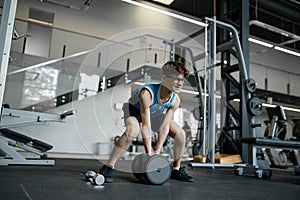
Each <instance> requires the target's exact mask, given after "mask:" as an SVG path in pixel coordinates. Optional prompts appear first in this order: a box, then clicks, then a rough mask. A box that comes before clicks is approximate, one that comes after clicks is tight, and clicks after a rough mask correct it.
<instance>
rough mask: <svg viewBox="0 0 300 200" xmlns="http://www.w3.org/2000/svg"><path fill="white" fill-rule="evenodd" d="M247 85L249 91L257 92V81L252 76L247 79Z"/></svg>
mask: <svg viewBox="0 0 300 200" xmlns="http://www.w3.org/2000/svg"><path fill="white" fill-rule="evenodd" d="M245 86H246V89H247V90H248V91H249V92H255V90H256V82H255V80H254V79H252V78H249V79H247V80H246V81H245Z"/></svg>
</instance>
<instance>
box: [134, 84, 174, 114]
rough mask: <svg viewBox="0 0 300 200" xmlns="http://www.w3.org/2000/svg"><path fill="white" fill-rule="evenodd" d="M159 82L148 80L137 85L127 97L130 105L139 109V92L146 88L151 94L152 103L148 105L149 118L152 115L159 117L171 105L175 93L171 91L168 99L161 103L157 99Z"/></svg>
mask: <svg viewBox="0 0 300 200" xmlns="http://www.w3.org/2000/svg"><path fill="white" fill-rule="evenodd" d="M160 86H161V84H160V83H155V82H149V83H145V84H143V85H141V86H139V87H138V88H137V89H136V90H135V91H134V92H133V93H132V95H131V97H130V99H129V103H130V104H131V105H133V106H134V107H135V108H137V109H138V110H140V92H141V90H142V89H144V88H146V89H147V90H148V91H149V92H150V93H151V96H152V103H151V106H150V115H151V118H153V117H159V116H161V115H163V114H164V111H165V110H166V109H168V108H170V107H171V106H173V104H174V102H175V100H176V97H177V94H176V93H174V92H172V94H171V97H170V99H169V100H168V101H167V102H166V103H164V104H162V103H161V102H160V101H159V93H160Z"/></svg>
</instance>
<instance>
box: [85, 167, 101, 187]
mask: <svg viewBox="0 0 300 200" xmlns="http://www.w3.org/2000/svg"><path fill="white" fill-rule="evenodd" d="M85 179H86V181H89V182H91V183H92V184H93V185H102V184H103V183H104V181H105V178H104V176H103V175H101V174H97V173H96V172H94V171H92V170H89V171H87V172H86V173H85Z"/></svg>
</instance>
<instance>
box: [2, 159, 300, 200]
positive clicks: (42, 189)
mask: <svg viewBox="0 0 300 200" xmlns="http://www.w3.org/2000/svg"><path fill="white" fill-rule="evenodd" d="M118 165H119V166H122V165H124V166H125V167H126V166H128V165H130V163H129V161H119V163H118ZM100 167H101V163H100V162H99V161H96V160H77V159H56V165H55V166H1V167H0V199H1V200H2V199H3V200H14V199H18V200H23V199H29V200H31V199H32V200H48V199H49V200H50V199H51V200H52V199H53V200H59V199H62V200H69V199H72V200H77V199H89V200H92V199H105V200H111V199H121V200H125V199H130V200H135V199H143V200H144V199H155V200H161V199H170V200H177V199H180V200H183V199H191V200H198V199H204V200H207V199H213V200H216V199H222V200H224V199H241V200H244V199H245V200H247V199H253V200H258V199H272V200H276V199H280V200H283V199H287V200H293V199H300V176H296V175H295V174H294V173H293V172H292V171H289V170H273V176H272V178H271V179H257V178H255V177H252V176H236V175H234V173H233V169H232V168H216V169H210V168H194V169H191V168H189V167H186V169H187V171H188V173H189V174H190V175H192V176H193V177H194V178H195V181H194V182H193V183H187V182H181V181H176V180H169V181H168V182H167V183H165V184H164V185H160V186H157V185H146V184H142V183H140V182H139V181H138V180H137V179H136V178H135V177H134V176H133V175H132V174H131V173H126V172H121V171H115V172H114V182H113V183H110V184H104V185H103V186H93V185H91V184H88V183H86V181H85V178H84V173H85V172H86V171H87V170H89V169H93V170H95V171H98V170H99V168H100Z"/></svg>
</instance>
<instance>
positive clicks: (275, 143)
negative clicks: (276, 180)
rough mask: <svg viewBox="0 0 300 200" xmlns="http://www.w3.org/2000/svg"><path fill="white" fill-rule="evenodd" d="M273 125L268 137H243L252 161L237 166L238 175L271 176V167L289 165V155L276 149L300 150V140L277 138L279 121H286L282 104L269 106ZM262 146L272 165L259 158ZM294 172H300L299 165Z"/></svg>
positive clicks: (236, 172) (242, 140)
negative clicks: (242, 165)
mask: <svg viewBox="0 0 300 200" xmlns="http://www.w3.org/2000/svg"><path fill="white" fill-rule="evenodd" d="M268 114H269V118H270V119H272V120H271V127H270V128H269V132H268V137H245V138H242V139H241V142H242V143H245V144H248V145H249V151H248V153H249V158H250V162H249V164H248V165H247V166H244V167H241V166H236V167H235V169H234V170H235V174H236V175H240V176H241V175H255V176H256V177H257V178H270V177H271V176H272V170H271V167H281V168H283V167H287V166H286V161H287V156H286V154H285V152H283V151H281V152H277V151H276V150H275V149H281V150H300V142H299V141H292V140H280V139H278V138H277V136H278V133H279V128H278V127H279V123H282V122H283V121H286V115H285V112H284V109H283V107H282V106H277V107H275V108H268ZM260 148H266V151H267V150H268V152H267V154H268V157H269V159H270V162H271V165H270V164H269V163H268V161H266V160H263V159H258V151H259V150H260ZM294 172H295V173H296V174H299V166H294Z"/></svg>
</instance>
